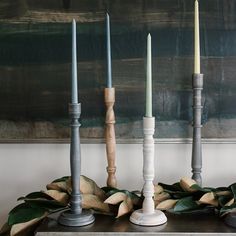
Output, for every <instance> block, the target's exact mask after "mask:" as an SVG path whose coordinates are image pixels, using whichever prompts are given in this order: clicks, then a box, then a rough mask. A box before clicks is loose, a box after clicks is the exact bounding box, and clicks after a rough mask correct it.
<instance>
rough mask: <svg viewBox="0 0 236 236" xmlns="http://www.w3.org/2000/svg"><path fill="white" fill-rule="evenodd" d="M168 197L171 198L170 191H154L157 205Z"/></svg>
mask: <svg viewBox="0 0 236 236" xmlns="http://www.w3.org/2000/svg"><path fill="white" fill-rule="evenodd" d="M167 199H170V194H169V193H165V192H163V193H160V194H156V193H154V202H155V205H158V204H160V202H162V201H165V200H167Z"/></svg>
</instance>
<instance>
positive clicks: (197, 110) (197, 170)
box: [192, 74, 203, 186]
mask: <svg viewBox="0 0 236 236" xmlns="http://www.w3.org/2000/svg"><path fill="white" fill-rule="evenodd" d="M192 86H193V144H192V172H193V176H192V179H194V180H195V181H196V182H197V183H198V184H199V185H200V186H201V185H202V177H201V169H202V142H201V128H202V122H201V119H202V118H201V117H202V115H201V113H202V89H203V74H193V77H192Z"/></svg>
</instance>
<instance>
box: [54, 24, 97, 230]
mask: <svg viewBox="0 0 236 236" xmlns="http://www.w3.org/2000/svg"><path fill="white" fill-rule="evenodd" d="M72 29H73V30H72V32H73V33H72V38H73V40H72V99H71V100H72V102H71V103H70V104H69V115H70V117H71V125H70V126H71V144H70V168H71V185H72V193H71V199H70V209H69V210H68V211H65V212H63V213H62V214H61V215H60V217H59V219H58V221H59V223H60V224H62V225H65V226H84V225H88V224H91V223H93V222H94V220H95V218H94V216H93V215H92V214H91V212H90V211H89V210H82V207H81V201H82V199H81V194H80V170H81V154H80V134H79V127H80V123H79V118H80V114H81V105H80V103H78V95H77V66H76V65H77V64H76V52H74V51H76V37H75V32H76V25H75V20H73V23H72Z"/></svg>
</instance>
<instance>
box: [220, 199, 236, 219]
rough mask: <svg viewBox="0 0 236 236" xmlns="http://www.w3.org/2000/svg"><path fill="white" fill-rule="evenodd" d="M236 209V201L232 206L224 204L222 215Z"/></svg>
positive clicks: (221, 210)
mask: <svg viewBox="0 0 236 236" xmlns="http://www.w3.org/2000/svg"><path fill="white" fill-rule="evenodd" d="M234 210H236V202H235V203H233V204H232V205H231V206H224V207H222V208H221V209H220V216H223V215H225V214H226V213H229V212H231V211H234Z"/></svg>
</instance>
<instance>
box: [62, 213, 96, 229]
mask: <svg viewBox="0 0 236 236" xmlns="http://www.w3.org/2000/svg"><path fill="white" fill-rule="evenodd" d="M94 221H95V218H94V216H93V215H92V213H91V211H90V210H82V212H81V213H79V214H77V213H74V212H72V211H71V210H67V211H64V212H62V214H61V215H60V216H59V218H58V222H59V223H60V224H61V225H65V226H85V225H89V224H92V223H93V222H94Z"/></svg>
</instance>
